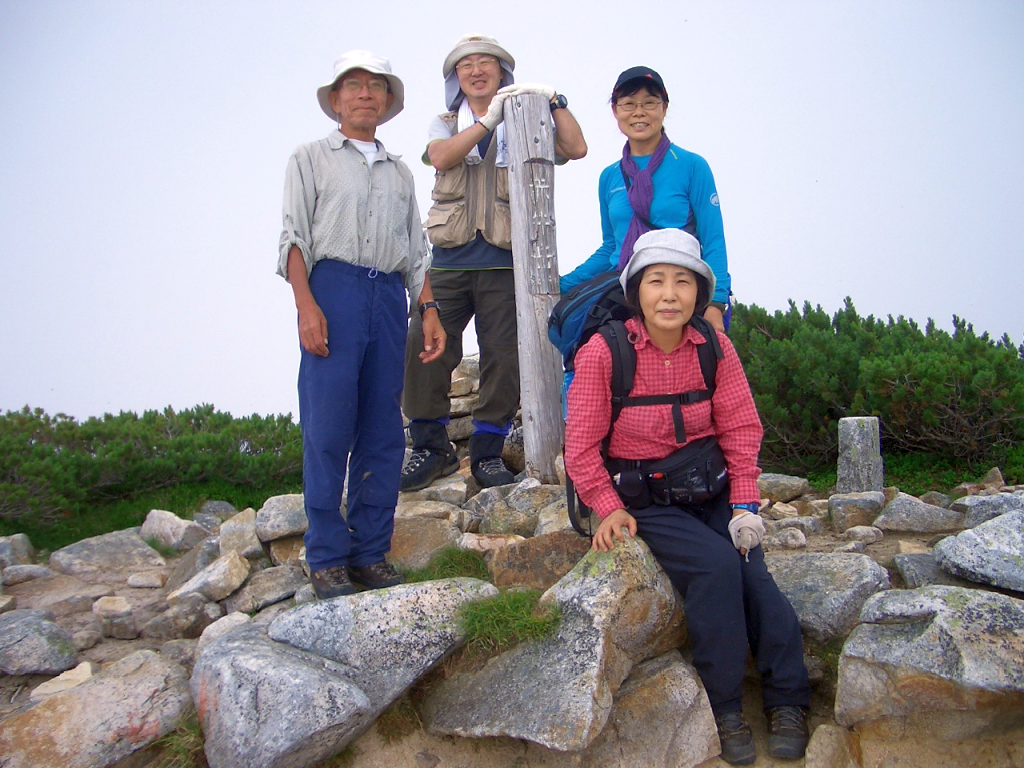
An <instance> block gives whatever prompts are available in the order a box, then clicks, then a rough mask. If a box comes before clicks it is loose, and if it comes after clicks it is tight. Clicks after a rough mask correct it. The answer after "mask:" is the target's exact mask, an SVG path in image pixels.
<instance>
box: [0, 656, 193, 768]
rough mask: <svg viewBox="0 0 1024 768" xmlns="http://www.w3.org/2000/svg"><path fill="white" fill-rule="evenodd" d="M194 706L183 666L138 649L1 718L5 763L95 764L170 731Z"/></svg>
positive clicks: (87, 767) (15, 766)
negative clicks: (15, 712)
mask: <svg viewBox="0 0 1024 768" xmlns="http://www.w3.org/2000/svg"><path fill="white" fill-rule="evenodd" d="M191 709H192V697H191V696H190V694H189V688H188V678H187V676H186V674H185V670H184V669H183V668H182V667H181V666H180V665H179V664H176V663H174V662H173V661H171V660H169V659H166V658H164V657H162V656H160V655H159V654H157V653H154V652H153V651H137V652H135V653H133V654H131V655H130V656H126V657H125V658H123V659H121V660H120V661H118V662H115V663H114V664H111V665H110V666H109V667H106V668H105V669H104V670H103V671H102V672H101V673H100V674H98V675H95V676H93V677H91V678H89V679H88V680H86V681H85V682H83V683H81V684H80V685H77V686H75V687H73V688H70V689H68V690H66V691H63V692H61V693H57V694H54V695H53V696H51V697H49V698H47V699H46V700H45V701H42V702H40V703H39V704H37V705H36V706H34V707H32V708H31V709H29V710H26V711H24V712H21V713H20V714H17V715H14V716H12V717H10V718H8V719H7V720H4V721H3V722H0V754H3V755H4V756H5V761H4V766H5V767H6V768H96V767H97V766H107V765H113V764H114V763H117V762H118V761H119V760H123V759H124V758H126V757H128V756H129V755H131V754H132V753H134V752H137V751H139V750H141V749H143V748H145V747H146V746H148V745H149V744H151V743H153V742H154V741H156V740H157V739H158V738H160V737H162V736H165V735H166V734H168V733H170V732H171V731H173V730H174V729H175V728H176V727H177V726H178V724H179V723H180V722H181V721H182V720H183V719H184V718H185V717H186V715H188V713H189V711H190V710H191Z"/></svg>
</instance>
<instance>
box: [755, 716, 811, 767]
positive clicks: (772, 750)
mask: <svg viewBox="0 0 1024 768" xmlns="http://www.w3.org/2000/svg"><path fill="white" fill-rule="evenodd" d="M764 714H765V717H767V718H768V754H769V755H771V756H772V757H781V758H785V759H788V760H796V759H797V758H800V757H803V756H804V751H805V750H806V749H807V742H808V740H809V739H810V731H809V730H808V728H807V710H806V709H804V708H803V707H790V706H785V707H772V708H771V709H766V710H765V712H764Z"/></svg>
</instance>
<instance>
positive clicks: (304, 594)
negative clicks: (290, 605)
mask: <svg viewBox="0 0 1024 768" xmlns="http://www.w3.org/2000/svg"><path fill="white" fill-rule="evenodd" d="M294 600H295V605H305V604H306V603H312V602H314V601H315V600H316V593H315V592H313V585H312V584H307V585H306V586H304V587H300V588H299V590H298V591H297V592H296V593H295V598H294Z"/></svg>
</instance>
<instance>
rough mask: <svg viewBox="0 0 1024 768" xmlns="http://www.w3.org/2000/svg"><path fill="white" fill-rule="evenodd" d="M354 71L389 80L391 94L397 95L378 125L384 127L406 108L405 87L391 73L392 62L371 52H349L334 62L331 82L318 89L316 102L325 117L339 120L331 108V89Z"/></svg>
mask: <svg viewBox="0 0 1024 768" xmlns="http://www.w3.org/2000/svg"><path fill="white" fill-rule="evenodd" d="M353 69H362V70H365V71H366V72H369V73H370V74H371V75H382V76H383V77H384V78H386V79H387V81H388V87H389V89H390V91H391V93H393V94H394V95H395V98H394V100H393V101H392V102H391V109H389V110H388V111H387V112H385V113H384V117H382V118H381V120H380V122H379V123H377V125H383V124H384V123H386V122H387V121H388V120H390V119H391V118H392V117H394V116H395V115H397V114H398V113H399V112H401V111H402V108H403V107H405V85H404V84H403V83H402V81H401V80H400V79H399V78H398V76H397V75H393V74H392V73H391V62H390V61H388V60H387V59H385V58H384V57H383V56H378V55H376V54H374V53H370V52H369V51H348V52H347V53H343V54H341V56H339V57H338V58H337V60H336V61H335V62H334V77H332V78H331V80H330V82H327V83H324V84H323V85H321V86H320V87H319V88H317V89H316V100H317V101H318V102H320V109H322V110H323V111H324V114H325V115H327V116H328V117H329V118H331V120H337V119H338V113H337V112H335V111H334V110H333V109H332V108H331V100H330V97H329V94H330V92H331V89H332V88H334V84H335V83H337V82H338V80H339V79H340V78H341V77H342V76H344V75H345V73H346V72H351V71H352V70H353Z"/></svg>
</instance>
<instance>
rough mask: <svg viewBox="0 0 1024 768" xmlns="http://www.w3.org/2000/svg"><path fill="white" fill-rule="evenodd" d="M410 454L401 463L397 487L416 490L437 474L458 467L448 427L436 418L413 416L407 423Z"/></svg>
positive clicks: (446, 472)
mask: <svg viewBox="0 0 1024 768" xmlns="http://www.w3.org/2000/svg"><path fill="white" fill-rule="evenodd" d="M409 435H410V436H411V437H412V455H411V456H410V457H409V460H408V461H406V462H405V466H403V467H402V477H401V480H399V484H398V489H399V490H400V491H419V490H422V489H423V488H426V487H427V486H428V485H430V484H431V483H432V482H434V481H435V480H437V479H438V478H439V477H446V476H448V475H450V474H452V473H453V472H454V471H455V470H457V469H458V468H459V457H458V455H457V454H456V453H455V446H453V445H452V444H451V442H449V440H448V431H447V430H446V429H445V427H444V424H442V423H440V422H438V421H420V420H415V421H413V422H411V423H410V424H409Z"/></svg>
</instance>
